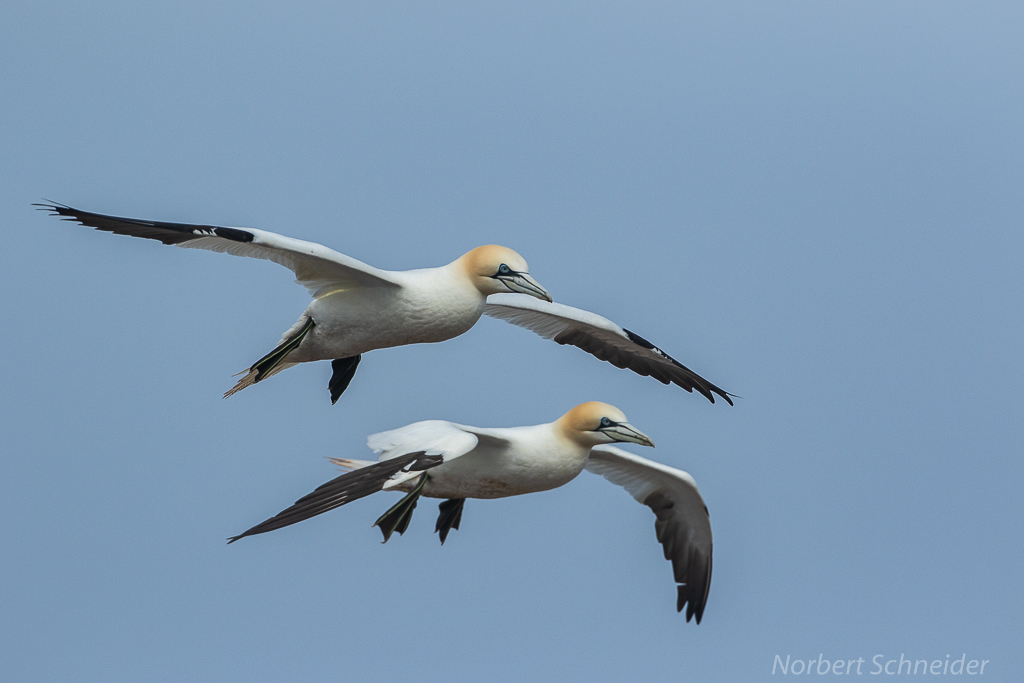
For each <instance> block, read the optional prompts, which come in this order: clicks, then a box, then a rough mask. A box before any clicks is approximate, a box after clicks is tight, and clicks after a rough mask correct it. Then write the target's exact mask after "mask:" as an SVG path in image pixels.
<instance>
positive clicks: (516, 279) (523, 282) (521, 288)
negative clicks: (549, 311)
mask: <svg viewBox="0 0 1024 683" xmlns="http://www.w3.org/2000/svg"><path fill="white" fill-rule="evenodd" d="M498 279H499V280H501V281H502V282H503V283H505V286H506V287H508V288H509V289H511V290H512V291H513V292H518V293H519V294H529V295H530V296H532V297H536V298H538V299H541V300H542V301H547V302H548V303H551V302H552V301H553V299H552V298H551V295H550V294H548V291H547V290H546V289H544V288H543V287H541V286H540V283H539V282H537V281H536V280H534V279H533V278H532V277H530V274H529V273H512V274H511V275H499V276H498Z"/></svg>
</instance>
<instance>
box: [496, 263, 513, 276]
mask: <svg viewBox="0 0 1024 683" xmlns="http://www.w3.org/2000/svg"><path fill="white" fill-rule="evenodd" d="M511 274H512V269H511V268H509V267H508V266H506V265H505V264H504V263H502V264H501V265H500V266H498V275H511Z"/></svg>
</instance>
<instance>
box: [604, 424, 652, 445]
mask: <svg viewBox="0 0 1024 683" xmlns="http://www.w3.org/2000/svg"><path fill="white" fill-rule="evenodd" d="M600 431H601V432H602V433H604V434H607V435H608V436H609V437H611V438H612V439H613V440H615V441H628V442H630V443H638V444H640V445H641V446H650V447H651V448H654V442H653V441H651V437H649V436H647V435H646V434H644V433H643V432H641V431H640V430H639V429H637V428H636V427H634V426H633V425H631V424H629V423H628V422H620V423H618V424H616V425H612V426H611V427H608V428H606V429H602V430H600Z"/></svg>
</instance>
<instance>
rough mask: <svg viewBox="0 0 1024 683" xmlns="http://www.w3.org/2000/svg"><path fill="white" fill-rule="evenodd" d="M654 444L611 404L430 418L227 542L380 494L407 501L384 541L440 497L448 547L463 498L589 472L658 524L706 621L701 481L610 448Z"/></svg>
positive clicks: (692, 612) (385, 526)
mask: <svg viewBox="0 0 1024 683" xmlns="http://www.w3.org/2000/svg"><path fill="white" fill-rule="evenodd" d="M615 442H631V443H636V444H640V445H642V446H653V445H654V442H653V441H651V439H650V438H649V437H648V436H647V435H645V434H644V433H642V432H640V431H639V430H637V429H636V428H635V427H633V426H632V425H631V424H629V422H627V420H626V416H625V415H624V414H623V413H622V411H621V410H619V409H618V408H616V407H615V406H612V405H608V404H607V403H599V402H596V401H595V402H590V403H583V404H580V405H578V406H576V407H575V408H573V409H572V410H570V411H569V412H567V413H566V414H565V415H563V416H562V417H560V418H558V419H557V420H555V421H554V422H551V423H548V424H541V425H534V426H529V427H506V428H486V429H484V428H479V427H469V426H466V425H461V424H456V423H454V422H446V421H443V420H428V421H425V422H415V423H413V424H410V425H407V426H405V427H400V428H399V429H394V430H391V431H388V432H381V433H379V434H373V435H371V436H370V437H369V438H368V439H367V444H368V445H369V446H370V448H372V449H373V450H374V451H376V452H378V453H379V454H380V455H379V456H378V461H376V462H375V461H371V460H351V459H347V458H331V460H332V461H333V462H334V463H335V464H337V465H339V466H340V467H342V468H343V469H346V470H350V471H348V472H346V473H345V474H342V475H341V476H339V477H337V478H335V479H332V480H331V481H329V482H327V483H326V484H323V485H322V486H320V487H318V488H317V489H316V490H315V491H313V492H312V493H310V494H309V495H307V496H304V497H302V498H300V499H299V500H298V501H296V503H295V504H294V505H292V506H291V507H289V508H288V509H286V510H283V511H282V512H279V513H278V514H276V515H275V516H273V517H271V518H270V519H267V520H265V521H264V522H261V523H260V524H257V525H256V526H254V527H252V528H251V529H249V530H247V531H245V532H243V533H241V534H239V535H237V536H234V537H232V538H230V539H229V541H228V542H229V543H233V542H234V541H237V540H238V539H240V538H244V537H246V536H252V535H255V534H262V533H266V532H268V531H273V530H275V529H280V528H282V527H286V526H289V525H292V524H295V523H296V522H301V521H303V520H306V519H309V518H310V517H314V516H316V515H319V514H321V513H323V512H327V511H328V510H333V509H334V508H336V507H339V506H341V505H344V504H345V503H349V502H351V501H353V500H357V499H359V498H363V497H365V496H368V495H370V494H372V493H376V492H378V491H383V490H395V491H404V492H406V495H405V496H404V497H403V498H402V499H401V500H400V501H398V502H397V503H396V504H395V505H393V506H392V507H391V508H389V509H388V510H387V511H386V512H385V513H384V514H383V515H381V516H380V517H379V518H378V519H377V521H376V522H375V523H374V526H377V527H380V530H381V532H382V533H383V534H384V541H385V542H387V541H388V539H390V538H391V535H392V534H393V533H394V532H396V531H397V532H398V533H399V534H402V533H404V532H405V530H406V529H407V528H408V526H409V521H410V520H411V519H412V513H413V510H414V509H415V508H416V502H417V500H418V499H419V497H420V496H427V497H430V498H444V499H445V500H444V502H442V503H441V504H440V505H439V506H438V507H439V509H440V515H439V516H438V519H437V524H436V525H435V527H434V531H436V532H437V533H438V534H439V535H440V538H441V543H442V544H443V543H444V542H445V539H446V538H447V537H448V532H449V531H450V530H451V529H458V528H459V522H460V521H461V520H462V508H463V504H464V503H465V500H466V498H503V497H505V496H518V495H522V494H524V493H533V492H537V491H547V490H549V489H553V488H557V487H559V486H562V485H564V484H567V483H569V482H570V481H572V480H573V479H574V478H575V477H576V476H577V475H578V474H579V473H580V472H582V471H583V470H584V469H587V470H589V471H591V472H593V473H595V474H600V475H601V476H603V477H604V478H605V479H607V480H608V481H610V482H612V483H613V484H618V485H619V486H622V487H623V488H625V489H626V491H628V492H629V493H630V494H631V495H632V496H633V497H634V498H635V499H636V500H637V501H639V502H641V503H643V504H644V505H647V506H649V507H650V508H651V509H652V510H653V511H654V514H655V515H656V517H657V520H656V521H655V529H656V531H657V537H658V541H659V542H661V543H662V545H663V546H664V550H665V558H666V559H668V560H671V561H672V569H673V572H674V575H675V580H676V582H677V583H678V584H679V586H678V598H677V601H676V608H677V611H682V609H683V607H684V606H687V610H686V620H687V621H689V620H690V618H691V617H693V616H696V617H697V623H698V624H699V623H700V620H701V616H702V615H703V613H704V605H705V603H706V602H707V597H708V589H709V587H710V585H711V523H710V521H709V519H708V511H707V507H706V506H705V505H704V501H703V499H702V498H701V496H700V492H699V491H698V490H697V484H696V483H695V482H694V480H693V477H691V476H690V475H689V474H687V473H686V472H683V471H681V470H677V469H675V468H673V467H668V466H666V465H661V464H659V463H656V462H652V461H650V460H647V459H646V458H641V457H639V456H636V455H633V454H632V453H627V452H626V451H623V450H621V449H618V448H614V447H611V446H607V445H605V444H609V443H615Z"/></svg>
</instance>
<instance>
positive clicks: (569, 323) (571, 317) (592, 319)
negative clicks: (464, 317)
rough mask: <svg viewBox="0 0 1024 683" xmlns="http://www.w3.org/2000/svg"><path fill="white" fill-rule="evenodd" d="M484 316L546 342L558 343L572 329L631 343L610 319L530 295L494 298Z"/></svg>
mask: <svg viewBox="0 0 1024 683" xmlns="http://www.w3.org/2000/svg"><path fill="white" fill-rule="evenodd" d="M484 313H486V314H487V315H489V316H491V317H492V318H498V319H500V320H505V321H507V322H510V323H512V324H513V325H518V326H520V327H525V328H526V329H528V330H531V331H532V332H536V333H537V334H539V335H540V336H542V337H544V338H545V339H554V338H555V337H557V336H558V335H559V334H561V333H562V332H565V331H566V330H569V329H571V328H574V327H576V328H579V327H585V328H591V329H592V330H594V331H597V330H601V331H603V332H606V333H610V334H611V335H612V336H613V337H620V338H621V339H622V340H623V341H626V342H628V341H629V338H628V337H627V336H626V332H625V331H624V330H623V329H622V328H621V327H619V326H618V325H616V324H615V323H613V322H612V321H611V320H609V319H608V318H605V317H604V316H600V315H598V314H596V313H591V312H590V311H584V310H583V309H580V308H573V307H572V306H566V305H565V304H556V303H548V302H547V301H541V300H540V299H536V298H534V297H532V296H527V295H526V294H511V293H509V294H492V295H491V296H489V297H487V306H486V307H485V308H484Z"/></svg>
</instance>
